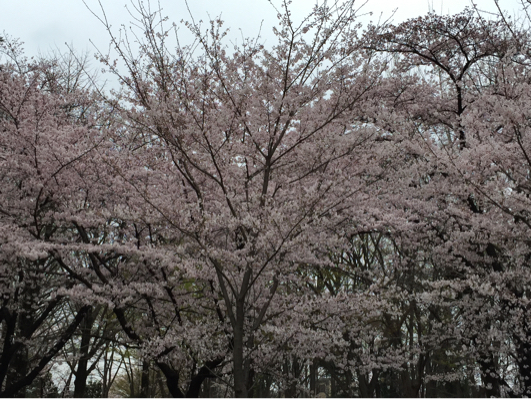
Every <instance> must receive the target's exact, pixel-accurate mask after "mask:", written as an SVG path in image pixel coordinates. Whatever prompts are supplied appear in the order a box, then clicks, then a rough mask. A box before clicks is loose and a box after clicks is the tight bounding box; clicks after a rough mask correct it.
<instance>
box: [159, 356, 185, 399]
mask: <svg viewBox="0 0 531 399" xmlns="http://www.w3.org/2000/svg"><path fill="white" fill-rule="evenodd" d="M157 366H158V367H159V369H160V371H162V374H164V377H166V386H167V387H168V391H169V392H170V395H171V396H172V397H173V398H184V394H183V393H182V391H181V389H180V388H179V373H178V372H177V371H175V370H174V369H173V368H171V367H170V366H168V365H167V364H166V363H162V362H157Z"/></svg>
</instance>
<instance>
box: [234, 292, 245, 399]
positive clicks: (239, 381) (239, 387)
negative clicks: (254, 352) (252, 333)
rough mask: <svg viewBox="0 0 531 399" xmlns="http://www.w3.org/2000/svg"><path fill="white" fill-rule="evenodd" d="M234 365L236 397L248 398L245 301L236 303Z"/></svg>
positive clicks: (239, 300) (241, 300)
mask: <svg viewBox="0 0 531 399" xmlns="http://www.w3.org/2000/svg"><path fill="white" fill-rule="evenodd" d="M232 357H233V363H234V396H235V397H237V398H246V397H248V394H247V376H246V375H245V374H246V373H245V367H244V366H245V365H244V299H242V298H238V300H237V301H236V325H235V326H234V345H233V348H232Z"/></svg>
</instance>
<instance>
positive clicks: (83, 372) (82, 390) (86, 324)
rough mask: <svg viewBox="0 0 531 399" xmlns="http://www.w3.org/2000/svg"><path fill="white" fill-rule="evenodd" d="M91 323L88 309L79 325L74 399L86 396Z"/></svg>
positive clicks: (91, 313) (92, 319) (92, 321)
mask: <svg viewBox="0 0 531 399" xmlns="http://www.w3.org/2000/svg"><path fill="white" fill-rule="evenodd" d="M93 323H94V317H93V309H90V310H89V312H88V313H87V315H86V316H85V319H84V320H83V322H82V323H81V346H80V348H79V353H80V357H79V361H78V363H77V370H76V373H75V376H76V380H75V381H74V398H84V397H85V396H86V389H87V378H88V375H89V373H88V362H89V360H90V359H89V357H90V355H89V349H90V338H91V337H90V335H91V330H92V324H93Z"/></svg>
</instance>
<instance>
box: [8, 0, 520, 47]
mask: <svg viewBox="0 0 531 399" xmlns="http://www.w3.org/2000/svg"><path fill="white" fill-rule="evenodd" d="M135 1H136V0H135ZM475 1H476V3H477V4H478V6H479V7H480V8H483V9H487V10H494V9H495V5H494V0H475ZM85 2H86V3H87V5H88V6H89V7H90V8H92V9H93V10H94V12H96V13H97V14H99V15H101V10H100V8H99V5H98V0H85ZM499 2H500V5H501V7H502V8H503V9H506V10H508V11H509V12H511V13H513V12H515V11H517V10H518V9H519V7H518V3H519V1H518V0H499ZM101 3H102V5H103V7H104V9H105V12H106V15H107V18H108V20H109V21H110V22H111V24H112V25H113V27H114V28H116V29H118V28H119V26H120V25H121V24H126V25H129V22H130V21H131V17H130V15H129V14H128V13H127V9H126V8H125V5H126V4H129V1H128V0H101ZM152 3H156V0H154V1H153V0H152ZM273 3H275V4H279V3H280V0H273ZM160 4H161V7H162V8H163V12H164V14H166V15H167V16H168V17H169V19H170V21H173V22H179V21H181V20H182V19H190V18H189V14H188V11H187V8H186V5H185V2H184V0H160ZM313 4H315V1H314V0H293V5H292V10H293V15H294V16H295V17H302V16H303V15H305V14H306V13H307V12H308V11H309V10H310V9H311V7H312V5H313ZM357 4H359V5H360V6H361V5H362V4H363V2H362V1H361V0H358V2H357ZM189 5H190V8H191V12H192V14H193V16H194V18H195V19H196V20H199V19H203V20H208V15H210V16H212V17H215V16H217V15H219V14H222V19H224V20H225V21H226V25H225V26H226V27H230V28H231V35H234V37H238V36H241V34H240V33H239V29H241V31H242V32H243V35H244V36H247V37H254V36H256V35H257V33H258V31H259V26H260V24H261V22H262V21H263V24H264V27H263V32H262V33H263V36H264V37H265V40H267V37H268V35H269V37H271V34H270V32H271V28H272V26H273V25H274V24H275V23H276V17H275V15H276V13H275V11H274V9H273V8H272V6H271V5H270V4H269V2H268V1H267V0H189ZM467 5H470V0H368V1H367V4H366V5H365V6H364V7H363V10H364V11H365V12H369V11H372V12H373V15H372V17H367V18H371V19H372V20H374V21H377V20H378V17H379V15H380V14H382V13H383V16H384V17H389V16H390V15H391V13H392V11H393V10H394V9H397V11H396V14H395V16H394V21H395V22H400V21H402V20H405V19H407V18H411V17H416V16H419V15H422V14H425V13H426V12H427V11H428V10H430V9H432V8H433V9H434V10H435V11H436V12H438V13H443V14H448V13H456V12H459V11H461V10H462V9H463V8H464V7H465V6H467ZM0 10H1V11H0V32H2V31H3V32H4V33H5V34H7V35H9V36H10V37H14V38H19V39H21V40H22V41H23V42H24V43H25V45H24V48H25V49H26V54H27V55H30V56H33V55H36V54H38V52H39V51H40V52H41V53H44V54H45V53H47V52H49V51H50V50H51V49H54V48H57V49H59V50H61V51H65V50H66V49H67V48H66V46H65V43H68V44H72V45H73V47H74V48H75V49H76V50H77V51H80V52H81V51H90V52H91V53H93V52H94V47H93V45H92V44H91V43H90V41H89V40H92V42H93V43H94V44H95V45H96V46H98V47H99V48H100V49H105V48H106V46H107V44H108V42H109V40H108V35H107V34H106V32H105V30H104V28H103V26H102V25H101V23H100V22H99V21H98V20H97V18H96V17H95V16H94V15H92V14H91V12H90V11H89V10H88V9H87V7H86V6H85V5H84V4H83V1H82V0H46V1H44V0H0ZM181 30H182V31H183V32H184V31H185V29H184V27H183V28H181ZM271 38H272V37H271Z"/></svg>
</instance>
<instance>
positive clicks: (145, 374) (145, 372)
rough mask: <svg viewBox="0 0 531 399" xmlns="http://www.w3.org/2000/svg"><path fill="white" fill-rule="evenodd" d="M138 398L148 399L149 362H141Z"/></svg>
mask: <svg viewBox="0 0 531 399" xmlns="http://www.w3.org/2000/svg"><path fill="white" fill-rule="evenodd" d="M140 396H142V397H143V398H149V397H150V396H151V395H150V392H149V362H148V361H146V360H144V361H143V362H142V378H141V380H140Z"/></svg>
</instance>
